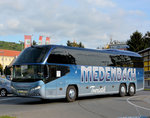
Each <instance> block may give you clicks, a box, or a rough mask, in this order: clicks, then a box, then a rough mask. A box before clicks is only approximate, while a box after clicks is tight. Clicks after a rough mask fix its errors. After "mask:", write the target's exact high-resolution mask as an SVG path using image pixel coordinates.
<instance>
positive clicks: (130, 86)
mask: <svg viewBox="0 0 150 118" xmlns="http://www.w3.org/2000/svg"><path fill="white" fill-rule="evenodd" d="M134 93H135V86H134V84H130V85H129V92H128V94H129V95H130V96H133V95H134Z"/></svg>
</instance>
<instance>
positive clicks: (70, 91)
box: [66, 86, 77, 102]
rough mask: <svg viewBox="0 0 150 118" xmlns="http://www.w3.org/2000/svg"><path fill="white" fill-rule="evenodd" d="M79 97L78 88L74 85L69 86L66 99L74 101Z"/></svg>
mask: <svg viewBox="0 0 150 118" xmlns="http://www.w3.org/2000/svg"><path fill="white" fill-rule="evenodd" d="M76 98H77V90H76V88H75V87H74V86H69V87H68V88H67V92H66V99H67V101H68V102H74V101H75V100H76Z"/></svg>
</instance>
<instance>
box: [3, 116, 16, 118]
mask: <svg viewBox="0 0 150 118" xmlns="http://www.w3.org/2000/svg"><path fill="white" fill-rule="evenodd" d="M0 118H16V117H11V116H0Z"/></svg>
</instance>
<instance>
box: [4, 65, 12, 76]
mask: <svg viewBox="0 0 150 118" xmlns="http://www.w3.org/2000/svg"><path fill="white" fill-rule="evenodd" d="M4 74H5V75H11V71H10V68H8V67H7V66H6V67H5V69H4Z"/></svg>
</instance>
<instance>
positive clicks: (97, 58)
mask: <svg viewBox="0 0 150 118" xmlns="http://www.w3.org/2000/svg"><path fill="white" fill-rule="evenodd" d="M48 62H49V63H61V64H76V65H90V66H117V67H140V68H141V67H143V61H142V58H140V57H131V56H127V55H114V54H108V53H102V52H95V51H87V50H77V49H63V48H58V49H57V48H56V49H54V50H53V51H52V53H51V55H50V56H49V59H48Z"/></svg>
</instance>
